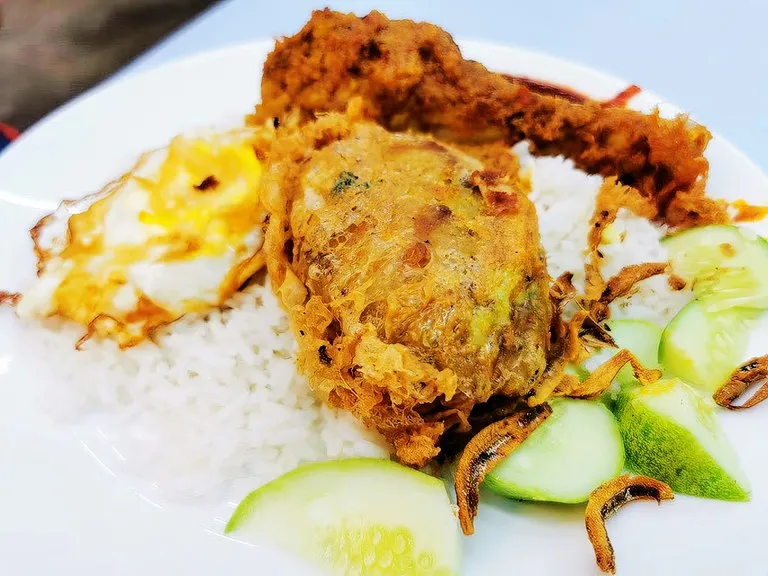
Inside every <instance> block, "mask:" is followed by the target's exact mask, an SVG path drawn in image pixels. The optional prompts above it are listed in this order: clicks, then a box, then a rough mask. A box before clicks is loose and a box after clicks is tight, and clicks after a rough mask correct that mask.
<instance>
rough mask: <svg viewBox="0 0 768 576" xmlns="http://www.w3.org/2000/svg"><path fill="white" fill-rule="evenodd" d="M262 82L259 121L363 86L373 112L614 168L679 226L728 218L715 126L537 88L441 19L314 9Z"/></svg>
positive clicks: (394, 123) (342, 105) (445, 134)
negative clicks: (476, 54) (707, 191)
mask: <svg viewBox="0 0 768 576" xmlns="http://www.w3.org/2000/svg"><path fill="white" fill-rule="evenodd" d="M261 93H262V103H261V104H260V105H259V106H258V107H257V109H256V112H255V115H254V117H253V120H254V121H255V122H259V123H260V122H264V121H266V120H270V119H275V120H276V121H278V122H279V121H282V120H284V119H285V117H286V115H287V114H288V113H289V112H291V111H298V112H299V113H300V114H301V116H302V117H303V118H304V119H312V118H314V117H315V116H316V114H317V113H321V112H333V111H337V112H343V111H344V110H345V109H346V107H347V104H348V102H349V100H350V99H351V98H353V97H354V96H360V97H362V99H363V113H364V115H365V116H366V117H367V118H369V119H371V120H373V121H374V122H376V123H379V124H381V125H383V126H384V127H386V128H388V129H389V130H395V131H403V130H414V131H418V132H426V133H432V134H433V135H435V136H436V137H438V138H439V139H441V140H444V141H450V142H454V143H460V144H464V143H473V144H477V143H482V142H499V141H502V142H504V143H505V144H507V145H511V144H514V143H516V142H518V141H521V140H524V139H527V140H529V141H530V142H531V145H532V150H533V152H534V153H536V154H542V155H558V154H562V155H565V156H566V157H568V158H570V159H572V160H573V161H574V162H575V164H576V166H577V167H579V168H581V169H582V170H585V171H587V172H590V173H596V174H601V175H603V176H616V177H618V179H619V182H620V183H621V184H624V185H628V186H632V187H633V188H634V189H636V190H637V191H638V193H639V194H641V195H643V196H644V197H646V198H648V199H651V200H652V201H653V203H654V205H655V207H656V215H655V216H656V218H657V219H659V220H664V221H666V222H667V223H668V224H670V225H672V226H690V225H702V224H706V223H718V222H725V221H726V220H727V214H726V212H725V207H724V206H723V205H721V204H720V203H718V202H716V201H714V200H712V199H710V198H707V197H706V196H705V195H704V182H705V179H706V175H707V171H708V162H707V160H706V159H705V158H704V155H703V151H704V148H705V147H706V145H707V143H708V142H709V140H710V138H711V135H710V133H709V131H708V130H707V129H706V128H705V127H703V126H700V125H697V124H694V123H692V122H690V121H689V120H688V118H687V117H685V116H679V117H677V118H674V119H671V120H670V119H664V118H661V117H660V116H659V115H658V114H650V115H646V114H642V113H639V112H636V111H634V110H629V109H626V108H621V107H605V106H603V105H601V103H600V102H597V101H586V102H583V103H575V102H569V101H568V100H566V99H563V98H558V97H555V96H551V95H548V94H540V93H537V92H535V91H533V90H531V88H530V87H529V86H527V85H525V84H523V83H516V82H510V81H509V80H507V79H506V78H504V77H503V76H502V75H500V74H496V73H493V72H490V71H488V70H487V69H486V68H485V67H484V66H482V65H481V64H479V63H477V62H473V61H469V60H465V59H464V58H463V57H462V55H461V52H460V51H459V48H458V46H457V45H456V44H455V42H454V41H453V39H452V38H451V36H450V35H449V34H448V33H447V32H445V31H444V30H442V29H441V28H438V27H437V26H434V25H432V24H427V23H415V22H412V21H410V20H389V19H388V18H387V17H386V16H384V15H383V14H380V13H379V12H371V13H370V14H368V15H367V16H365V17H363V18H358V17H357V16H355V15H353V14H340V13H337V12H333V11H330V10H328V9H326V10H324V11H319V12H315V13H314V14H313V15H312V18H311V19H310V21H309V22H308V23H307V24H306V25H305V26H304V28H303V29H302V30H301V31H300V32H299V33H298V34H296V35H295V36H292V37H290V38H285V39H283V40H281V41H279V42H278V43H277V46H276V48H275V50H274V51H273V52H272V53H271V54H270V55H269V56H268V58H267V60H266V63H265V65H264V72H263V77H262V86H261Z"/></svg>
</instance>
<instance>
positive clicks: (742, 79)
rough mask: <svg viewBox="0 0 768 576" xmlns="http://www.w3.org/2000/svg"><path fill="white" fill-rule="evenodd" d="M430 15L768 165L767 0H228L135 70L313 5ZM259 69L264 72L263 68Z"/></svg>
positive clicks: (288, 21) (294, 22)
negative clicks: (628, 93)
mask: <svg viewBox="0 0 768 576" xmlns="http://www.w3.org/2000/svg"><path fill="white" fill-rule="evenodd" d="M326 4H327V5H329V6H330V7H332V8H335V9H338V10H344V11H353V12H356V13H358V14H364V13H366V12H367V11H369V10H370V9H372V8H377V9H379V10H381V11H383V12H385V13H387V15H389V16H391V17H398V18H402V17H406V18H413V19H419V20H429V21H431V22H434V23H435V24H438V25H440V26H442V27H444V28H446V29H447V30H448V31H449V32H451V33H452V34H453V35H454V36H456V37H458V38H465V39H467V38H468V39H480V40H489V41H494V42H499V43H504V44H508V45H515V46H520V47H525V48H530V49H534V50H538V51H542V52H546V53H550V54H554V55H557V56H560V57H563V58H567V59H570V60H574V61H578V62H580V63H582V64H586V65H588V66H591V67H593V68H597V69H599V70H604V71H606V72H610V73H611V74H613V75H616V76H619V77H622V78H625V79H627V80H629V81H631V82H634V83H636V84H639V85H640V86H642V87H643V88H646V89H649V90H652V91H654V92H656V93H657V94H660V95H661V96H663V97H664V98H665V99H666V100H668V101H670V102H673V103H675V104H677V105H679V106H680V107H681V108H683V109H686V110H689V111H691V112H692V113H693V115H694V116H695V117H696V119H697V120H698V121H700V122H702V123H704V124H706V125H707V126H708V127H709V128H710V129H712V130H713V131H716V132H719V133H720V134H722V135H723V136H725V137H726V138H728V139H729V140H731V141H732V142H733V143H734V144H735V145H736V146H737V147H739V148H741V149H742V150H743V151H744V152H746V153H747V154H748V155H749V156H751V157H752V158H753V159H754V160H755V162H757V163H758V164H759V165H760V166H761V167H762V168H763V170H766V169H768V148H766V146H765V145H764V142H763V140H764V137H765V136H766V134H768V111H766V109H765V108H763V107H762V104H763V100H764V95H765V94H766V92H767V91H768V79H767V78H766V73H767V71H766V62H768V2H767V1H764V0H763V1H761V0H731V1H727V2H715V1H711V2H709V1H708V0H701V1H694V0H667V1H664V0H646V1H621V0H613V1H608V0H582V1H567V0H566V1H557V2H555V1H552V0H549V1H547V0H528V1H527V2H521V1H515V0H510V1H506V2H502V1H496V2H492V1H491V2H488V1H439V0H412V1H403V0H379V1H377V2H372V1H362V0H360V1H349V0H348V1H338V2H332V1H329V2H327V3H323V2H318V1H312V0H309V1H307V0H270V1H263V0H227V1H225V2H223V3H222V4H220V5H218V6H216V7H214V8H213V9H211V10H209V11H208V12H206V13H204V14H203V15H202V16H201V17H200V18H198V20H196V21H194V22H192V23H191V24H190V25H188V26H187V27H186V28H184V29H182V30H181V31H180V32H179V33H177V34H176V35H175V36H173V37H171V38H170V39H169V40H167V41H166V42H164V43H163V44H161V45H160V46H158V47H156V48H154V49H153V50H151V51H150V52H149V53H147V54H146V55H145V56H143V57H142V58H140V59H139V60H138V61H136V62H135V63H134V64H133V65H132V66H131V67H130V68H129V69H128V70H127V71H126V72H127V73H130V71H132V70H140V69H143V68H148V67H153V66H156V65H158V64H161V63H164V62H167V61H169V60H172V59H175V58H179V57H183V56H187V55H190V54H194V53H196V52H199V51H204V50H209V49H212V48H219V47H223V46H226V45H229V44H235V43H241V42H246V41H249V40H254V39H258V38H264V37H270V36H280V35H290V34H293V33H294V32H296V31H297V30H298V29H299V28H300V27H301V26H302V25H303V24H304V22H305V21H306V20H307V19H308V17H309V12H310V10H311V9H313V8H318V7H323V6H325V5H326ZM254 73H255V72H254Z"/></svg>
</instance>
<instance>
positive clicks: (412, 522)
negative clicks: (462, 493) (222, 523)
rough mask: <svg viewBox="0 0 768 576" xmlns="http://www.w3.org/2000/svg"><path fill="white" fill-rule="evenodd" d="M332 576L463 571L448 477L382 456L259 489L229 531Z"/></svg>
mask: <svg viewBox="0 0 768 576" xmlns="http://www.w3.org/2000/svg"><path fill="white" fill-rule="evenodd" d="M225 532H226V533H233V534H235V535H236V536H237V537H239V538H242V539H243V540H246V541H262V542H264V541H266V542H271V543H272V544H274V545H276V546H279V547H281V548H283V549H285V550H287V551H289V552H291V553H293V554H296V555H298V556H301V557H303V558H304V559H306V560H308V561H310V562H312V563H314V564H316V565H317V566H318V567H319V568H321V569H323V570H324V571H325V573H327V574H331V575H344V576H347V575H350V574H370V575H371V576H385V575H397V576H410V575H413V576H416V575H440V576H450V575H454V574H458V571H459V564H460V552H461V537H460V533H459V528H458V522H457V520H456V517H455V516H454V513H453V508H452V506H451V502H450V499H449V498H448V493H447V492H446V489H445V485H444V483H443V481H442V480H439V479H437V478H434V477H432V476H428V475H427V474H423V473H421V472H417V471H415V470H411V469H410V468H406V467H404V466H401V465H399V464H396V463H394V462H390V461H388V460H380V459H366V458H359V459H357V458H356V459H349V460H337V461H331V462H322V463H317V464H309V465H305V466H301V467H299V468H297V469H295V470H293V471H291V472H289V473H287V474H285V475H284V476H281V477H280V478H278V479H276V480H274V481H272V482H270V483H268V484H266V485H264V486H262V487H261V488H259V489H257V490H255V491H254V492H251V494H249V495H248V496H247V497H246V498H245V499H244V500H243V501H242V502H241V503H240V505H239V506H238V507H237V509H236V510H235V512H234V514H233V515H232V518H231V519H230V521H229V523H228V524H227V527H226V529H225Z"/></svg>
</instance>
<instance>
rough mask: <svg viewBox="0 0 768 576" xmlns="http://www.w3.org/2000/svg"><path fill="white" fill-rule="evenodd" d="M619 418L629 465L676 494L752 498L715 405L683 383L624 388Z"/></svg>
mask: <svg viewBox="0 0 768 576" xmlns="http://www.w3.org/2000/svg"><path fill="white" fill-rule="evenodd" d="M616 415H617V417H618V419H619V427H620V429H621V435H622V438H623V440H624V447H625V449H626V451H627V466H628V467H629V468H630V469H631V470H632V471H634V472H637V473H639V474H645V475H648V476H651V477H653V478H657V479H658V480H662V481H664V482H666V483H667V484H669V485H670V487H671V488H672V489H673V490H674V491H675V492H680V493H683V494H691V495H693V496H701V497H703V498H715V499H718V500H735V501H746V500H749V483H748V481H747V478H746V476H745V475H744V472H743V471H742V469H741V467H740V465H739V461H738V457H737V456H736V452H735V451H734V449H733V446H731V444H730V442H729V441H728V438H727V437H726V436H725V434H724V432H723V430H722V428H721V427H720V423H719V421H718V420H717V415H716V413H715V410H714V405H713V404H712V403H711V402H709V401H707V400H706V399H704V398H702V397H701V396H699V394H698V393H697V392H696V391H695V390H693V388H691V387H690V386H688V385H687V384H684V383H683V382H681V381H680V380H677V379H672V380H660V381H659V382H656V383H654V384H651V385H648V386H633V387H630V388H626V389H624V390H623V391H622V392H621V394H620V395H619V399H618V401H617V404H616Z"/></svg>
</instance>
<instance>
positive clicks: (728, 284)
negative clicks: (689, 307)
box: [663, 226, 768, 311]
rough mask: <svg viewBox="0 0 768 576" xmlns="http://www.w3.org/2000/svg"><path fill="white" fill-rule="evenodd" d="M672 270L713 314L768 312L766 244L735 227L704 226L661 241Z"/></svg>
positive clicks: (767, 250) (767, 252) (767, 258)
mask: <svg viewBox="0 0 768 576" xmlns="http://www.w3.org/2000/svg"><path fill="white" fill-rule="evenodd" d="M663 244H664V246H665V247H666V248H667V251H668V253H669V258H670V263H671V264H672V269H673V270H674V271H675V273H676V274H678V275H679V276H681V277H683V278H684V279H685V280H686V281H688V282H689V283H691V285H692V288H693V291H694V293H695V294H696V296H697V297H698V298H699V299H700V300H701V301H702V302H703V303H704V304H705V305H706V307H707V309H709V310H712V311H718V310H724V309H727V308H732V307H736V306H740V307H747V308H759V309H768V243H767V242H766V241H765V240H764V239H763V238H761V237H759V236H756V235H754V233H753V232H751V231H750V230H748V229H744V228H739V227H738V226H704V227H701V228H692V229H690V230H686V231H684V232H681V233H679V234H675V235H673V236H669V237H667V238H665V239H664V241H663Z"/></svg>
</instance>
